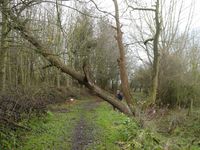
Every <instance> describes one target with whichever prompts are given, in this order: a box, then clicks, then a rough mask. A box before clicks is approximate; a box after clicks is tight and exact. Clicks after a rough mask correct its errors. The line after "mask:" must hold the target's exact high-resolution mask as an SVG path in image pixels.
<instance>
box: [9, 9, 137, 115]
mask: <svg viewBox="0 0 200 150" xmlns="http://www.w3.org/2000/svg"><path fill="white" fill-rule="evenodd" d="M6 13H7V14H8V16H9V18H10V19H11V20H12V22H13V23H12V24H10V26H11V27H12V28H14V29H15V30H17V31H20V33H21V36H22V37H23V38H24V39H26V40H28V41H29V42H30V43H31V44H32V45H34V46H35V47H36V48H37V49H35V51H36V52H37V53H38V54H40V55H42V56H43V57H44V58H45V59H46V60H48V61H49V62H50V63H51V64H52V65H53V66H55V67H57V68H58V69H60V70H61V71H62V72H64V73H66V74H68V75H70V76H71V77H72V78H74V79H76V80H78V81H79V83H80V84H83V85H85V86H86V87H87V88H88V89H90V90H91V91H93V92H95V93H96V94H97V95H98V96H99V97H101V98H102V99H104V100H105V101H107V102H108V103H110V104H111V105H113V106H115V107H116V108H117V109H118V110H119V111H121V112H123V113H124V114H126V115H129V116H131V115H133V114H132V112H131V111H130V109H129V108H128V107H127V106H126V105H125V104H123V103H121V102H120V101H118V100H117V99H116V98H115V97H114V96H112V95H111V94H110V93H108V92H106V91H105V90H103V89H101V88H100V87H98V86H97V85H95V84H94V83H93V82H92V81H91V80H90V78H89V75H88V71H87V69H86V67H83V69H84V73H85V74H84V75H83V74H80V73H79V72H77V71H75V70H73V69H72V68H70V67H68V66H67V65H66V64H64V63H63V62H62V61H61V60H60V59H59V58H58V57H57V56H55V55H53V54H51V53H50V52H52V51H50V50H49V49H47V48H46V47H45V46H44V45H43V44H42V43H41V42H40V41H39V40H37V38H36V37H34V36H33V35H32V34H31V32H29V30H27V29H26V26H25V25H24V24H23V22H22V21H21V20H20V18H18V17H16V16H15V15H14V14H13V13H12V12H11V11H9V10H8V11H7V12H6Z"/></svg>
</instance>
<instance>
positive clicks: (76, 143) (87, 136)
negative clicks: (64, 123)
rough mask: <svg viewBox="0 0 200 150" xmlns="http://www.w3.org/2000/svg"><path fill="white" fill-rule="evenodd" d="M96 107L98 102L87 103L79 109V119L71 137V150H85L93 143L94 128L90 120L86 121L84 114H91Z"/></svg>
mask: <svg viewBox="0 0 200 150" xmlns="http://www.w3.org/2000/svg"><path fill="white" fill-rule="evenodd" d="M97 106H98V102H95V101H89V102H87V103H84V104H83V105H82V106H81V108H80V113H81V115H80V119H79V120H78V122H77V124H76V126H75V128H74V132H73V137H72V150H85V149H87V147H88V146H89V145H90V144H92V143H93V142H94V137H95V136H94V129H95V126H94V124H93V123H92V120H91V119H88V118H87V116H86V113H88V112H89V113H90V112H91V113H92V112H93V111H92V110H93V109H95V108H96V107H97Z"/></svg>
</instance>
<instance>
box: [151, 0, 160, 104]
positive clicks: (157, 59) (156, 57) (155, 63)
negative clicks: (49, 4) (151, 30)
mask: <svg viewBox="0 0 200 150" xmlns="http://www.w3.org/2000/svg"><path fill="white" fill-rule="evenodd" d="M155 20H156V34H155V36H154V41H153V52H154V58H153V70H152V91H151V92H152V93H151V100H150V104H155V102H156V98H157V90H158V73H159V63H160V54H159V48H158V44H159V36H160V30H161V29H160V28H161V23H160V21H159V0H157V2H156V11H155Z"/></svg>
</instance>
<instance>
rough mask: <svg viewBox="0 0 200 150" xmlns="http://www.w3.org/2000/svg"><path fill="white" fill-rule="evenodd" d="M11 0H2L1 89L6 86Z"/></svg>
mask: <svg viewBox="0 0 200 150" xmlns="http://www.w3.org/2000/svg"><path fill="white" fill-rule="evenodd" d="M8 4H9V0H2V11H1V12H2V28H1V48H0V90H2V91H3V90H5V86H6V61H7V56H6V55H7V48H8V41H7V35H8V32H9V28H8V18H7V14H6V12H7V9H8Z"/></svg>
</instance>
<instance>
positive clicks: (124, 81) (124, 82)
mask: <svg viewBox="0 0 200 150" xmlns="http://www.w3.org/2000/svg"><path fill="white" fill-rule="evenodd" d="M113 3H114V6H115V21H116V30H117V36H116V40H117V44H118V48H119V54H120V57H119V59H118V65H119V70H120V78H121V86H122V92H123V94H124V97H125V99H126V102H127V104H128V106H129V108H130V109H131V111H132V113H133V114H134V112H135V109H134V103H133V99H132V96H131V93H130V87H129V82H128V74H127V71H126V58H125V49H124V44H123V37H122V31H121V25H120V20H119V8H118V3H117V0H113Z"/></svg>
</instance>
